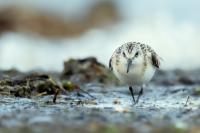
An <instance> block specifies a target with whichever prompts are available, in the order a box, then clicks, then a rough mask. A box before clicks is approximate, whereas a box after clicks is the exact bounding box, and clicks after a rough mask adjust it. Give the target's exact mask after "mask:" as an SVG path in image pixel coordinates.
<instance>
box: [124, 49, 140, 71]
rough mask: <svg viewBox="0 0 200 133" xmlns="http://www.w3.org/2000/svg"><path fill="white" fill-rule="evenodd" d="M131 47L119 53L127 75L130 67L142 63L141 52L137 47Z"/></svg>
mask: <svg viewBox="0 0 200 133" xmlns="http://www.w3.org/2000/svg"><path fill="white" fill-rule="evenodd" d="M131 46H132V45H131ZM131 46H127V47H125V48H124V49H123V50H122V52H121V60H122V61H123V63H124V64H125V67H126V72H127V73H128V72H129V71H130V69H131V68H132V67H133V68H134V66H137V65H140V64H141V63H143V60H144V56H143V53H142V50H141V49H140V48H138V47H134V46H132V47H131Z"/></svg>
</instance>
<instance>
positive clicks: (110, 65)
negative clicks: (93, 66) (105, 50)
mask: <svg viewBox="0 0 200 133" xmlns="http://www.w3.org/2000/svg"><path fill="white" fill-rule="evenodd" d="M109 69H110V70H111V71H112V70H113V67H112V57H111V58H110V61H109Z"/></svg>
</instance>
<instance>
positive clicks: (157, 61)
mask: <svg viewBox="0 0 200 133" xmlns="http://www.w3.org/2000/svg"><path fill="white" fill-rule="evenodd" d="M151 60H152V64H153V65H154V66H155V67H157V68H159V67H160V59H159V57H158V56H157V54H155V53H152V54H151Z"/></svg>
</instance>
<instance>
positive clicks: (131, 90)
mask: <svg viewBox="0 0 200 133" xmlns="http://www.w3.org/2000/svg"><path fill="white" fill-rule="evenodd" d="M129 90H130V92H131V95H132V98H133V102H134V103H135V98H134V94H133V88H132V86H129Z"/></svg>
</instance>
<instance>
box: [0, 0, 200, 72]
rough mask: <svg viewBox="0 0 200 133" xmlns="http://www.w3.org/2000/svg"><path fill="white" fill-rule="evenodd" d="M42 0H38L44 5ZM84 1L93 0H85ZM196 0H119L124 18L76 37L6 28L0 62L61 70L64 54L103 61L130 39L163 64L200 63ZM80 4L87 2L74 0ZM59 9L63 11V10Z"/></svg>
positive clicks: (6, 65)
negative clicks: (48, 36)
mask: <svg viewBox="0 0 200 133" xmlns="http://www.w3.org/2000/svg"><path fill="white" fill-rule="evenodd" d="M0 2H1V3H2V1H0ZM37 2H38V1H37ZM37 2H36V3H37ZM3 3H5V2H3ZM7 3H8V2H7ZM11 3H12V2H11ZM42 3H43V2H41V3H40V4H38V5H43V4H44V3H43V4H42ZM79 3H81V2H79ZM88 3H91V2H90V1H89V0H88ZM77 4H78V2H77ZM36 5H37V4H36ZM52 5H53V4H51V3H50V4H49V6H52ZM75 5H76V4H75ZM198 5H200V2H198V1H195V0H191V1H180V0H177V1H173V0H169V1H156V0H152V1H151V2H144V1H143V2H141V1H138V0H135V1H132V2H131V1H128V0H125V1H124V2H121V1H119V0H118V1H116V6H117V7H118V10H119V12H120V13H121V15H122V18H123V20H122V21H121V22H120V23H118V24H116V25H113V26H111V27H106V28H101V29H92V30H89V31H87V32H86V33H85V34H83V35H82V36H79V37H77V38H63V39H60V40H49V39H45V38H40V37H36V36H29V35H25V34H16V33H5V34H3V35H2V36H1V37H0V68H2V69H8V68H12V67H16V68H18V69H21V70H23V71H26V70H30V69H37V68H41V69H45V70H56V71H61V70H62V67H63V61H64V60H67V59H68V58H71V57H73V58H84V57H87V56H96V57H97V58H98V60H99V61H101V62H103V63H104V64H106V65H107V64H108V60H109V58H110V56H111V55H112V52H113V51H114V49H115V48H117V47H118V46H119V45H121V44H123V43H125V42H128V41H139V42H142V43H146V44H149V45H150V46H152V47H153V48H154V49H155V50H156V52H157V53H158V54H159V55H160V56H161V57H162V58H163V60H164V61H163V62H162V68H163V69H175V68H181V69H195V68H199V66H200V59H199V57H200V53H199V49H200V38H199V35H200V24H199V22H200V16H199V15H198V12H199V11H200V9H199V8H198V7H199V6H198ZM55 6H56V4H55ZM53 7H54V6H53ZM57 7H59V4H58V5H57ZM83 7H87V6H84V5H83ZM54 8H55V10H56V9H57V8H56V7H54ZM61 9H63V10H64V7H62V6H61ZM61 9H60V10H61ZM78 9H83V10H84V9H85V10H86V9H87V8H80V7H79V6H78ZM81 11H82V10H77V12H81ZM60 13H61V12H60ZM63 14H64V15H66V14H65V13H64V12H63Z"/></svg>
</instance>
